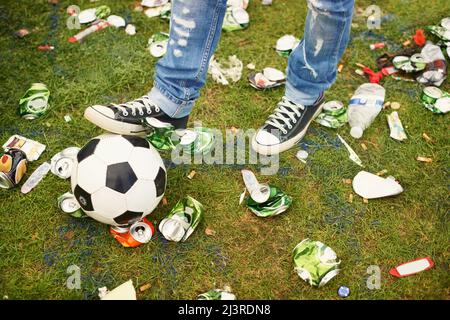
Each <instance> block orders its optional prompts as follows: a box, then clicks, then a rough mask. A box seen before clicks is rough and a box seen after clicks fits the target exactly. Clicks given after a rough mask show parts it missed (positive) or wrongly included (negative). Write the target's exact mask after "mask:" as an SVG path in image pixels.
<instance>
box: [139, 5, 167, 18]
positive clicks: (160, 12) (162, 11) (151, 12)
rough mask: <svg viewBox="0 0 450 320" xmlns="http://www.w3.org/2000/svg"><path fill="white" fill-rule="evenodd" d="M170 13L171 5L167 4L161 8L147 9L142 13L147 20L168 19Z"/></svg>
mask: <svg viewBox="0 0 450 320" xmlns="http://www.w3.org/2000/svg"><path fill="white" fill-rule="evenodd" d="M171 11H172V4H171V3H170V2H168V3H165V4H163V5H161V6H157V7H151V8H148V9H146V10H145V11H144V13H145V15H146V16H147V17H149V18H154V17H158V16H159V17H160V18H161V19H170V15H171Z"/></svg>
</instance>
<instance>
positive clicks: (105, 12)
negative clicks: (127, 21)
mask: <svg viewBox="0 0 450 320" xmlns="http://www.w3.org/2000/svg"><path fill="white" fill-rule="evenodd" d="M110 14H111V8H110V7H108V6H105V5H103V6H99V7H97V8H95V16H96V17H97V19H105V18H106V17H108V16H109V15H110Z"/></svg>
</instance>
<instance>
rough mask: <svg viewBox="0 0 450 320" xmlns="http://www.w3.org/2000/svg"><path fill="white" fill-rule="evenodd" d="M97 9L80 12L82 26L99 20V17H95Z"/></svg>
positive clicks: (79, 17) (79, 18)
mask: <svg viewBox="0 0 450 320" xmlns="http://www.w3.org/2000/svg"><path fill="white" fill-rule="evenodd" d="M96 10H97V9H95V8H90V9H85V10H82V11H80V13H79V14H78V16H77V17H78V21H79V22H80V23H81V24H85V23H90V22H93V21H95V20H96V19H97V16H96V15H95V11H96Z"/></svg>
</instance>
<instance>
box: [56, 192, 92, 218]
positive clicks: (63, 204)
mask: <svg viewBox="0 0 450 320" xmlns="http://www.w3.org/2000/svg"><path fill="white" fill-rule="evenodd" d="M58 207H59V208H60V209H61V210H62V211H63V212H64V213H68V214H70V215H71V216H72V217H74V218H82V217H87V215H86V214H85V213H84V212H83V210H81V207H80V204H79V203H78V201H77V199H76V198H75V196H74V195H73V193H71V192H66V193H64V194H62V195H61V196H59V197H58Z"/></svg>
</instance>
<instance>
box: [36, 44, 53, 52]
mask: <svg viewBox="0 0 450 320" xmlns="http://www.w3.org/2000/svg"><path fill="white" fill-rule="evenodd" d="M37 49H38V50H39V51H52V50H55V47H54V46H51V45H49V44H44V45H40V46H38V48H37Z"/></svg>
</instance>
